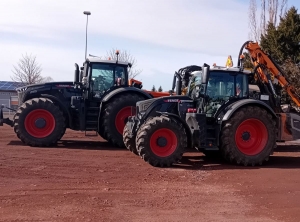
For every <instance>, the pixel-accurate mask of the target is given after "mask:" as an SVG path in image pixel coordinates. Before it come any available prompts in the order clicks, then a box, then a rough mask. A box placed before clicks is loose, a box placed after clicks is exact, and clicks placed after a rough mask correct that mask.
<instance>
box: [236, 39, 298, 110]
mask: <svg viewBox="0 0 300 222" xmlns="http://www.w3.org/2000/svg"><path fill="white" fill-rule="evenodd" d="M243 48H245V49H247V50H248V52H249V54H250V57H251V60H252V63H253V65H254V66H255V67H257V73H258V75H259V78H260V80H261V81H262V82H263V83H266V84H267V83H268V82H269V80H268V78H267V76H266V74H265V72H264V70H263V68H266V69H268V70H269V72H270V73H272V75H273V76H274V78H276V79H277V80H278V82H279V84H280V85H281V87H282V88H283V89H284V90H286V91H287V93H288V95H289V96H290V97H291V99H292V100H293V101H294V102H295V103H296V105H297V106H298V107H300V96H299V95H298V94H297V93H296V91H295V88H294V86H293V85H291V84H290V83H289V82H288V80H287V79H286V78H285V77H284V74H283V72H282V70H281V69H280V68H279V66H278V65H277V64H276V63H275V62H274V61H273V60H272V59H271V58H270V56H269V55H267V54H266V53H265V52H263V50H262V49H261V47H260V46H259V45H258V43H257V42H252V41H248V42H246V43H245V44H244V45H243V47H242V48H241V51H240V57H241V56H242V57H241V59H243V55H242V53H241V52H242V50H243ZM238 64H239V63H238Z"/></svg>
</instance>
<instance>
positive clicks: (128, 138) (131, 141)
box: [123, 124, 138, 155]
mask: <svg viewBox="0 0 300 222" xmlns="http://www.w3.org/2000/svg"><path fill="white" fill-rule="evenodd" d="M123 142H124V144H125V147H126V148H127V149H128V150H129V151H131V152H132V153H134V154H135V155H138V152H137V149H136V144H135V135H131V133H130V129H129V126H128V124H126V125H125V127H124V131H123Z"/></svg>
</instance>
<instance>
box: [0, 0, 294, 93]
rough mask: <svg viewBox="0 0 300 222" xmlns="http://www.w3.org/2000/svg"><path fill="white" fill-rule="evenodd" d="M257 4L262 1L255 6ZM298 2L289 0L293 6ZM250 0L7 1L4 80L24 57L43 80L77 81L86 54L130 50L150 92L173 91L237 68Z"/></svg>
mask: <svg viewBox="0 0 300 222" xmlns="http://www.w3.org/2000/svg"><path fill="white" fill-rule="evenodd" d="M258 5H259V3H258ZM292 5H294V6H296V8H299V6H300V3H299V2H298V1H296V0H293V1H291V0H289V1H288V6H292ZM248 7H249V1H248V0H226V1H221V0H210V1H206V0H188V1H187V0H157V1H156V0H151V1H142V0H126V1H125V0H110V1H107V0H86V1H76V0H74V1H68V0H60V1H53V0H52V1H50V0H40V1H36V0H35V1H34V0H22V1H21V0H10V1H1V2H0V40H1V41H0V65H1V78H0V80H8V81H9V80H11V79H10V76H11V75H12V69H13V65H15V64H16V63H17V62H18V60H19V58H21V56H22V54H25V53H28V54H32V55H36V58H37V61H38V63H40V64H41V65H42V69H43V72H42V75H43V76H51V77H52V78H53V79H54V80H55V81H68V80H70V81H72V80H73V73H74V63H75V62H76V63H78V64H79V65H82V63H83V61H84V54H85V25H86V16H85V15H84V14H83V11H85V10H88V11H91V15H90V16H89V24H88V50H87V51H88V54H93V55H98V56H103V55H105V54H106V52H107V51H109V50H111V49H112V48H118V49H120V50H126V51H128V52H130V54H131V55H133V56H134V57H135V58H136V60H137V68H139V69H142V70H143V71H142V73H141V74H140V75H139V76H138V77H137V78H136V79H138V80H141V81H143V85H144V88H145V89H150V88H151V87H152V85H155V86H156V88H158V87H159V86H160V85H161V86H162V87H163V89H164V90H169V89H170V88H171V84H172V78H173V74H174V72H175V71H176V70H178V69H179V68H182V67H184V66H188V65H202V64H203V63H204V62H206V63H208V64H213V63H214V62H216V63H217V64H218V65H224V64H225V62H226V58H227V56H228V55H232V57H233V60H234V65H235V64H236V61H237V55H238V51H239V49H240V47H241V45H242V44H243V43H244V42H245V41H247V40H248V34H249V28H248Z"/></svg>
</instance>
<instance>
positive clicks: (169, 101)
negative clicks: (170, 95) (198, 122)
mask: <svg viewBox="0 0 300 222" xmlns="http://www.w3.org/2000/svg"><path fill="white" fill-rule="evenodd" d="M164 102H166V103H174V102H175V103H177V102H179V99H166V100H164Z"/></svg>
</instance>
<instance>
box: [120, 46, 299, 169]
mask: <svg viewBox="0 0 300 222" xmlns="http://www.w3.org/2000/svg"><path fill="white" fill-rule="evenodd" d="M244 49H247V50H248V52H249V53H250V56H251V61H252V63H253V64H254V66H255V68H254V71H253V72H250V71H247V70H244V68H243V56H242V52H243V50H244ZM250 83H251V84H256V85H257V86H258V88H259V91H253V90H252V91H249V84H250ZM282 90H283V91H286V92H287V93H288V95H290V97H291V99H292V100H293V101H294V102H295V104H296V105H297V106H299V105H300V97H299V95H298V94H297V93H296V92H295V90H294V87H293V86H292V85H291V84H290V83H289V82H288V81H287V79H286V78H285V76H284V73H283V71H282V70H281V69H280V68H279V66H278V65H277V64H276V63H275V62H274V61H273V60H272V59H271V57H270V56H269V55H267V54H266V53H264V52H263V51H262V50H261V48H260V47H259V45H258V44H257V43H256V42H252V41H248V42H246V43H245V44H244V45H243V46H242V48H241V50H240V54H239V61H238V67H236V68H226V67H215V68H210V66H209V65H207V64H204V65H203V68H202V71H201V72H198V73H196V74H195V75H193V76H192V78H191V80H190V81H189V84H188V90H187V94H186V95H176V96H170V97H162V98H155V99H150V100H144V101H140V102H137V104H136V115H135V116H132V117H129V120H128V122H127V124H126V127H125V128H124V132H123V139H124V142H125V145H126V146H127V148H129V149H131V150H134V152H135V153H136V154H138V155H139V156H141V157H142V159H144V161H146V162H148V163H149V164H151V165H153V166H160V167H164V166H170V165H172V164H174V163H176V162H178V161H179V160H180V159H181V157H182V155H183V153H184V152H185V150H186V149H187V148H194V147H195V148H196V149H198V150H199V151H203V152H209V151H214V150H215V151H219V152H220V153H221V154H222V156H223V158H225V159H226V160H228V161H229V162H233V163H236V164H243V165H245V166H247V165H252V166H254V165H257V164H259V165H261V164H263V163H264V161H267V160H268V159H269V156H270V155H271V154H272V153H273V149H274V148H275V147H276V141H288V140H295V139H299V138H300V115H299V113H297V112H294V111H292V109H290V108H291V105H290V104H282V100H281V99H280V97H281V94H280V92H282ZM284 105H285V108H284V109H283V106H284ZM286 107H288V108H286ZM128 138H129V139H128ZM132 147H134V148H132Z"/></svg>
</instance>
